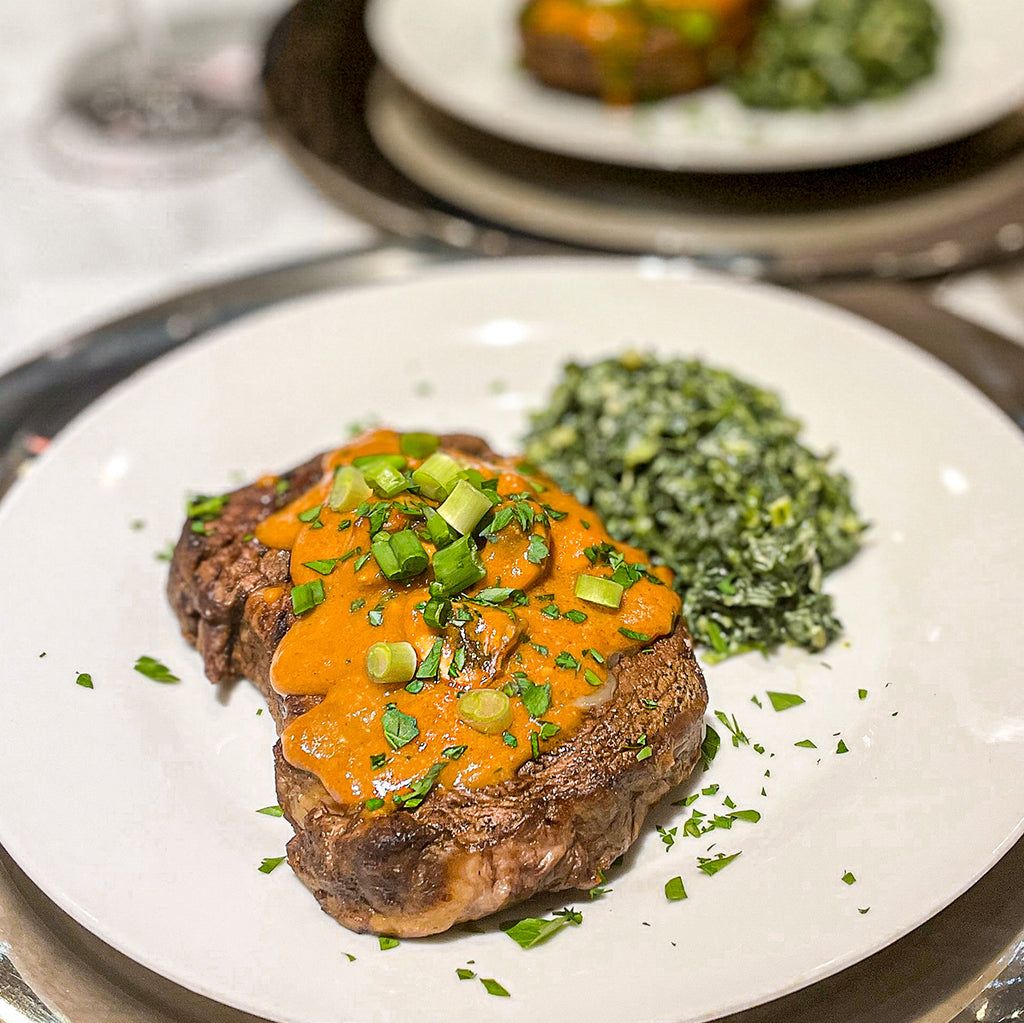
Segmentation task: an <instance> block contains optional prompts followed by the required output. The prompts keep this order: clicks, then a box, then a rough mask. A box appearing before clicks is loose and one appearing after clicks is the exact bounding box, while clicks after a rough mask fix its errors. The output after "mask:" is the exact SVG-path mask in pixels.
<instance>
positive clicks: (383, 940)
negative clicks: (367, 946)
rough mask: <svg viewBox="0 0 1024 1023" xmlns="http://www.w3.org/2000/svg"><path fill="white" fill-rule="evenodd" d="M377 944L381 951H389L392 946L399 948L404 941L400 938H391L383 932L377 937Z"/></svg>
mask: <svg viewBox="0 0 1024 1023" xmlns="http://www.w3.org/2000/svg"><path fill="white" fill-rule="evenodd" d="M377 944H378V945H379V946H380V950H381V952H387V950H388V949H390V948H398V946H399V945H401V944H402V943H401V942H400V941H399V940H398V938H389V937H388V936H387V935H386V934H382V935H381V936H380V937H379V938H378V939H377Z"/></svg>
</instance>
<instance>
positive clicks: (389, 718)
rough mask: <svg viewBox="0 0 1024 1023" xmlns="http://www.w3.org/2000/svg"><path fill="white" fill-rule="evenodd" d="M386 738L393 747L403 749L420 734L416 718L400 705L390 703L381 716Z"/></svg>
mask: <svg viewBox="0 0 1024 1023" xmlns="http://www.w3.org/2000/svg"><path fill="white" fill-rule="evenodd" d="M380 723H381V727H382V728H383V729H384V738H385V739H386V740H387V743H388V745H389V746H390V747H391V748H392V749H401V748H402V747H403V746H404V745H405V744H406V743H409V742H412V740H413V739H415V738H416V736H417V735H419V734H420V730H419V727H418V726H417V724H416V719H415V718H414V717H410V715H408V714H403V713H402V712H401V711H400V710H399V709H398V707H397V706H396V705H395V704H393V703H389V704H388V705H387V707H386V708H385V710H384V713H383V714H382V715H381V718H380Z"/></svg>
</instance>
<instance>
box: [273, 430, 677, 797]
mask: <svg viewBox="0 0 1024 1023" xmlns="http://www.w3.org/2000/svg"><path fill="white" fill-rule="evenodd" d="M399 439H400V438H399V435H398V434H397V433H394V432H392V431H389V430H375V431H372V432H370V433H367V434H364V435H363V436H361V437H360V438H358V439H356V440H355V441H353V442H352V443H351V444H349V445H347V446H346V447H344V448H341V449H339V450H338V451H335V452H333V453H331V454H330V455H329V456H326V457H325V461H324V473H323V477H322V478H321V480H320V482H319V483H318V484H317V485H316V486H314V487H313V488H312V489H311V490H309V491H308V492H306V493H304V494H303V495H301V496H300V497H299V498H297V499H295V500H294V501H292V502H291V504H289V505H288V506H287V507H285V508H283V509H282V510H281V511H279V512H277V513H275V514H274V515H272V516H271V517H270V518H268V519H266V520H265V521H264V522H263V523H261V524H260V525H259V526H258V527H257V530H256V536H257V538H258V539H259V540H260V541H261V542H262V543H264V544H266V545H267V546H269V547H279V548H284V549H288V550H290V552H291V576H292V581H293V583H294V584H295V585H301V584H304V583H308V582H311V581H313V580H320V581H321V582H322V584H323V589H324V600H323V601H322V603H320V604H318V605H317V606H316V607H314V608H313V609H312V610H310V611H307V612H305V613H304V614H302V615H301V616H299V618H298V620H297V621H296V622H295V623H294V624H293V625H292V627H291V628H290V629H289V631H288V632H287V633H286V635H285V637H284V639H283V640H282V641H281V643H280V644H279V646H278V648H277V651H276V652H275V655H274V660H273V664H272V668H271V683H272V685H273V687H274V689H275V690H277V691H278V692H280V693H282V694H302V695H315V696H320V697H322V700H321V701H320V702H319V703H318V704H317V705H316V706H315V707H314V708H313V709H312V710H309V711H307V712H306V713H304V714H302V715H301V716H300V717H298V718H296V719H295V720H294V721H292V722H291V723H290V724H289V725H288V726H287V727H286V728H285V730H284V732H283V733H282V736H281V739H282V746H283V750H284V755H285V757H286V759H287V760H288V761H289V762H290V763H292V764H294V765H295V766H296V767H299V768H301V769H303V770H306V771H310V772H312V773H313V774H315V775H317V776H318V777H319V778H320V779H321V780H322V782H323V783H324V785H325V787H326V788H327V790H328V791H329V792H330V793H331V795H332V796H334V798H335V799H337V800H338V801H339V802H342V803H349V804H351V803H359V802H363V803H365V802H366V801H367V800H374V801H375V802H374V803H373V804H371V809H379V810H380V812H386V811H387V810H390V809H393V808H394V806H395V803H394V799H393V797H394V795H395V794H396V793H398V794H402V793H407V792H408V791H409V786H410V785H411V784H412V783H414V782H416V781H417V780H419V779H421V778H423V777H424V775H426V774H427V772H428V771H429V770H430V769H431V767H432V766H434V765H436V764H443V765H444V767H443V768H441V769H439V773H438V774H437V784H438V785H439V786H442V787H451V786H459V787H463V788H475V787H480V786H483V785H488V784H491V783H493V782H500V781H503V780H505V779H507V778H509V777H511V776H512V775H513V774H514V773H515V771H516V769H517V768H518V767H519V766H521V765H522V764H523V763H524V762H526V761H527V760H529V759H530V758H531V757H533V756H535V755H536V753H537V752H538V751H539V752H544V751H546V750H548V749H551V748H554V747H555V746H557V745H558V743H559V742H561V741H562V740H564V739H565V738H566V737H567V736H569V735H571V734H572V732H573V731H574V730H575V729H577V728H578V727H579V725H580V723H581V722H582V720H583V717H584V715H585V713H586V710H587V705H588V703H592V702H594V701H595V700H601V699H604V698H606V697H608V696H610V695H611V684H612V683H611V682H609V681H608V668H607V665H606V664H602V663H601V662H600V661H599V659H597V658H595V657H594V656H593V655H592V654H589V653H587V651H589V650H595V651H597V653H598V654H599V655H600V657H601V658H604V659H605V660H607V658H608V657H610V656H612V655H614V654H616V653H621V652H624V651H626V650H629V649H632V648H635V647H636V646H638V645H639V644H640V643H641V642H643V641H639V640H637V639H634V638H629V637H627V636H624V635H623V634H622V633H621V632H620V631H619V630H620V628H625V629H627V630H632V631H633V632H634V633H640V634H642V635H644V636H648V637H650V638H651V639H654V638H655V637H657V636H661V635H665V634H667V633H669V632H671V631H672V629H673V628H674V626H675V622H676V619H677V617H678V615H679V612H680V602H679V598H678V596H677V595H676V594H675V592H674V591H673V590H672V588H671V586H669V585H665V584H666V583H668V582H670V580H671V576H670V573H669V572H668V571H667V570H666V569H656V570H653V571H652V573H651V574H652V575H655V577H656V579H657V580H658V581H657V582H655V581H653V580H652V578H651V575H648V574H642V575H641V577H640V579H639V580H638V581H637V582H635V583H634V584H633V585H632V586H629V587H628V588H627V589H626V590H625V591H624V593H623V596H622V602H621V605H620V607H619V608H618V609H615V610H613V609H609V608H604V607H601V606H599V605H597V604H593V603H590V602H588V601H585V600H581V599H579V598H577V597H575V596H574V594H573V590H574V586H575V582H576V578H577V576H578V575H580V574H581V573H584V574H588V575H596V576H605V577H607V576H610V575H611V573H612V568H611V566H610V565H609V564H608V563H607V559H606V558H603V557H601V555H600V554H598V555H597V560H596V562H595V561H592V560H591V558H590V557H588V555H587V553H586V552H587V551H588V549H591V548H594V547H595V546H596V545H601V544H611V543H612V541H611V538H610V537H609V536H608V534H607V532H606V531H605V529H604V528H603V526H602V525H601V523H600V522H599V521H598V519H597V517H596V515H595V514H594V512H593V511H591V510H590V509H588V508H585V507H584V506H582V505H581V504H579V503H578V502H577V501H576V500H574V499H573V498H572V497H571V496H569V495H568V494H565V493H563V492H561V491H560V490H558V489H557V488H556V487H555V486H554V485H553V484H552V483H550V481H547V480H545V479H543V478H541V477H538V476H536V475H526V474H525V473H524V472H521V471H519V470H518V469H517V468H516V465H515V463H514V462H513V461H512V460H502V461H500V462H497V463H494V464H490V463H486V462H483V461H480V460H478V459H470V458H467V457H465V456H463V455H461V454H458V453H455V452H452V454H453V456H454V457H456V458H457V460H458V461H460V462H461V463H462V464H463V465H464V466H466V467H467V468H472V469H476V470H478V471H479V472H480V473H481V474H482V476H483V478H484V479H485V480H486V479H494V478H496V479H497V481H498V482H497V494H498V495H499V496H500V497H501V498H502V500H501V503H499V504H498V505H496V506H495V508H494V511H495V512H497V511H498V510H500V509H501V508H502V507H505V506H506V505H508V504H509V503H510V499H509V495H511V494H524V493H527V494H529V495H531V496H530V497H529V498H527V499H526V501H524V503H526V504H529V506H530V508H531V509H532V511H533V513H534V516H535V520H534V522H533V524H532V525H531V526H530V527H529V528H528V529H527V530H524V529H522V528H521V526H520V524H519V523H518V521H516V520H515V519H513V521H512V522H511V523H510V524H508V525H507V526H505V528H503V529H502V530H500V531H499V532H497V533H495V534H494V539H490V540H486V541H483V540H481V543H482V546H481V549H480V555H481V558H482V560H483V563H484V565H485V567H486V569H487V576H486V578H485V579H483V580H482V581H480V582H479V583H477V584H475V585H473V586H471V587H470V588H469V589H468V591H467V592H466V594H464V595H457V596H454V597H452V604H453V608H454V611H455V613H454V615H453V619H452V620H451V621H449V623H448V624H447V626H446V627H445V628H444V629H440V630H439V629H435V628H432V627H431V626H430V625H428V624H427V622H426V621H425V620H424V618H423V605H424V604H425V602H426V601H427V600H428V599H429V593H428V587H429V584H430V582H431V581H432V574H431V572H430V569H429V568H428V570H427V571H426V572H425V573H423V574H421V575H419V576H417V577H415V578H413V579H411V580H408V581H405V582H394V581H389V580H388V579H386V578H385V577H384V576H383V575H382V574H381V573H380V571H379V570H378V567H377V563H376V561H375V560H374V558H373V557H369V558H365V557H364V555H366V554H367V553H368V552H369V551H370V528H371V525H370V520H369V511H370V510H371V509H372V508H373V506H375V505H378V504H379V503H380V502H381V500H383V499H381V498H378V497H377V496H372V497H370V498H368V499H367V502H366V504H367V505H368V506H369V507H368V508H366V507H364V509H363V510H364V512H365V514H359V511H360V509H356V510H354V511H349V512H335V511H332V510H331V509H330V508H329V506H328V504H327V499H328V496H329V493H330V489H331V483H332V480H333V474H334V469H335V467H336V466H340V465H346V464H349V463H350V462H351V461H352V459H354V458H356V457H358V456H361V455H366V454H376V453H398V451H399ZM419 464H420V461H419V460H417V459H409V463H408V467H409V468H415V467H416V466H418V465H419ZM394 501H395V502H397V503H398V504H400V505H407V506H409V507H412V506H415V505H420V504H423V503H428V504H431V505H435V503H434V502H427V501H426V499H425V498H422V497H420V496H419V495H418V494H416V493H415V492H414V491H413V492H410V491H406V492H404V493H402V494H399V495H398V496H397V497H396V498H394ZM317 505H320V506H321V508H320V512H319V514H318V515H317V516H316V518H315V519H314V520H313V521H303V520H302V519H301V518H300V515H302V513H304V512H305V513H308V512H309V510H310V509H313V508H315V507H316V506H317ZM435 506H436V505H435ZM303 517H304V518H306V519H308V518H309V515H308V514H306V515H305V516H303ZM318 523H319V524H318ZM422 523H423V520H422V519H421V518H417V517H415V516H409V515H407V514H406V513H405V512H403V511H402V510H401V509H399V508H396V507H394V506H392V508H391V509H390V511H389V513H388V517H387V519H386V521H385V523H384V526H383V528H384V529H386V530H388V531H394V530H396V529H402V528H413V529H416V528H417V527H418V526H420V525H422ZM531 534H536V535H538V536H540V537H541V538H542V539H543V541H544V543H545V545H546V546H547V548H548V551H549V554H548V556H547V557H544V558H543V559H541V560H540V563H539V564H535V563H534V562H533V561H531V560H529V559H528V558H527V553H528V550H529V537H530V535H531ZM423 542H424V547H425V548H426V549H427V551H428V552H430V553H432V552H433V547H432V545H431V544H430V543H429V541H427V540H426V539H424V541H423ZM613 546H614V549H615V551H616V552H620V553H621V554H622V555H624V556H625V560H626V562H627V563H628V564H636V565H641V566H645V567H646V566H647V561H646V558H645V557H644V555H643V554H642V553H641V552H640V551H638V550H636V549H634V548H631V547H629V546H626V545H623V544H614V545H613ZM606 550H607V549H606ZM591 554H592V555H593V554H594V551H593V550H591ZM535 557H536V553H535ZM329 559H340V560H338V561H336V562H335V564H334V567H333V569H331V570H330V572H329V573H328V574H326V575H323V574H321V573H320V572H318V571H317V570H315V569H313V568H310V567H307V566H308V563H310V562H323V561H326V560H329ZM319 567H320V568H323V567H324V566H323V565H320V566H319ZM494 586H504V587H512V588H515V589H517V590H522V591H523V593H524V594H525V600H524V599H523V598H520V601H519V602H520V605H521V606H515V601H507V602H504V603H502V604H501V606H500V607H489V606H485V605H480V604H474V603H473V597H474V595H475V594H479V593H480V592H481V591H482V590H484V589H486V588H488V587H494ZM555 609H557V610H555ZM566 612H571V613H572V614H571V615H570V617H566ZM555 614H557V617H552V616H553V615H555ZM580 615H584V616H585V618H584V619H582V620H579V621H576V620H573V619H574V618H579V616H580ZM459 617H462V618H465V619H466V620H464V621H458V620H456V619H457V618H459ZM439 639H440V640H441V641H442V647H441V659H440V670H439V673H438V675H437V677H436V678H434V679H429V680H425V681H424V682H423V686H422V688H421V689H420V690H419V691H418V692H410V691H409V690H408V689H406V687H405V686H404V685H402V684H393V685H384V684H381V683H380V682H376V681H374V680H373V679H372V678H371V677H370V676H369V674H368V672H367V668H366V652H367V650H368V648H369V647H370V646H371V645H372V644H373V643H376V642H381V641H383V642H389V643H394V642H408V643H411V644H412V646H413V647H414V648H415V649H416V653H417V656H418V662H419V663H420V664H422V663H423V661H424V659H425V658H426V657H427V655H428V654H429V653H430V651H431V649H432V647H433V646H434V644H435V641H437V640H439ZM460 651H462V652H461V653H460ZM563 654H564V655H565V656H560V655H563ZM556 659H559V661H560V663H558V664H556ZM588 672H589V673H590V674H589V675H588V674H587V673H588ZM520 673H522V674H524V675H525V676H526V677H527V678H528V679H529V680H530V681H531V682H533V683H534V684H536V685H541V686H543V685H547V684H550V687H551V696H550V706H549V707H548V709H547V710H546V711H545V712H544V713H542V714H540V715H538V719H536V720H535V719H533V718H531V717H530V714H529V712H528V711H527V707H526V705H525V703H524V701H523V700H522V699H520V698H519V696H516V695H513V698H512V708H513V719H512V723H511V724H510V725H509V726H508V729H507V731H506V732H505V733H504V734H503V735H501V734H499V735H486V734H482V733H481V732H478V731H477V730H475V729H474V728H472V727H471V726H470V725H469V724H467V723H465V722H464V721H462V720H461V719H460V717H459V715H458V709H457V701H458V697H459V694H460V693H464V692H467V691H468V690H471V689H476V688H482V687H493V688H497V689H501V688H503V687H509V686H511V687H512V691H513V693H514V692H515V686H516V680H517V678H519V677H521V675H520ZM595 682H597V685H595V684H594V683H595ZM411 688H414V689H415V688H417V687H416V686H415V685H413V686H412V687H411ZM506 691H509V690H508V689H506ZM389 706H393V707H395V708H397V710H398V711H400V712H401V713H402V714H405V715H408V716H409V717H411V718H414V719H415V724H416V728H417V729H418V735H416V736H415V738H414V739H412V741H409V742H407V743H405V744H404V745H402V746H401V747H400V748H398V749H393V748H392V747H391V745H389V743H388V741H387V740H386V736H385V732H384V728H383V723H382V716H383V715H384V714H385V712H386V711H387V709H388V707H389ZM544 723H547V727H546V728H544V732H545V737H544V738H541V736H540V733H541V729H542V728H543V726H544ZM554 729H557V731H555V730H554ZM531 735H533V736H535V737H534V738H533V739H532V740H531ZM462 746H464V747H466V748H465V750H464V752H462V753H461V755H459V756H458V757H457V759H453V753H456V752H458V750H457V748H458V747H462ZM453 748H456V749H455V750H453ZM382 755H383V756H382ZM380 800H382V801H383V805H382V806H377V803H376V801H380Z"/></svg>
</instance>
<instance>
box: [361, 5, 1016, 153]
mask: <svg viewBox="0 0 1024 1023" xmlns="http://www.w3.org/2000/svg"><path fill="white" fill-rule="evenodd" d="M933 3H934V4H935V6H936V8H937V9H938V10H939V12H940V13H941V16H942V18H943V21H944V24H945V38H944V40H943V43H942V49H941V53H940V65H939V69H938V71H937V73H936V74H935V75H934V76H932V77H931V78H929V79H927V80H925V81H923V82H922V83H920V84H919V85H918V86H917V87H915V88H914V89H912V90H910V91H909V92H907V93H905V94H904V95H902V96H900V97H898V98H897V99H895V100H893V101H891V102H881V103H864V104H860V105H859V106H856V107H854V108H851V109H849V110H845V111H844V110H839V109H835V108H833V109H830V110H826V111H823V112H818V113H814V112H811V113H808V112H799V111H798V112H775V111H755V110H751V109H749V108H746V107H744V106H743V105H742V104H741V103H739V102H738V101H737V100H735V99H734V98H733V97H732V96H731V95H730V94H729V93H727V92H726V91H725V90H724V89H706V90H703V91H701V92H699V93H692V94H690V95H688V96H680V97H675V98H672V99H668V100H664V101H661V102H658V103H651V104H645V105H641V106H638V107H635V108H622V109H618V108H610V107H607V106H602V104H600V103H598V102H597V101H595V100H592V99H589V98H586V97H579V96H573V95H570V94H568V93H564V92H559V91H557V90H554V89H549V88H546V87H545V86H542V85H540V84H538V83H537V82H535V81H534V80H533V79H532V78H531V77H530V75H529V74H528V73H527V72H526V71H524V70H523V69H522V68H521V67H520V66H519V63H518V60H519V44H518V37H517V32H516V22H515V19H516V14H517V12H518V10H519V8H520V7H521V5H522V0H372V2H371V4H370V6H369V8H368V10H367V25H368V28H369V32H370V38H371V41H372V43H373V46H374V48H375V50H376V51H377V53H378V54H379V56H380V57H381V59H382V60H383V61H384V62H385V63H386V64H387V65H388V66H389V67H390V68H391V70H392V71H393V72H394V73H395V74H396V75H397V76H398V77H399V78H401V79H402V80H403V81H404V82H405V83H406V84H407V85H409V86H411V87H412V88H413V89H414V90H416V92H418V93H419V94H420V95H421V96H423V97H424V98H425V99H427V100H429V101H430V102H431V103H433V104H435V105H436V106H438V107H440V108H441V109H442V110H444V111H446V112H447V113H449V114H451V115H452V116H453V117H456V118H458V119H460V120H463V121H466V122H468V123H469V124H472V125H474V126H475V127H477V128H481V129H483V130H484V131H487V132H491V133H493V134H495V135H500V136H503V137H505V138H508V139H511V140H513V141H515V142H521V143H524V144H525V145H528V146H533V147H534V148H537V149H545V150H549V151H551V152H555V153H562V154H567V155H569V156H578V157H583V158H584V159H591V160H599V161H602V162H605V163H616V164H626V165H630V166H637V167H659V168H665V169H672V170H719V171H760V170H791V169H797V168H813V167H827V166H836V165H840V164H849V163H858V162H860V161H864V160H872V159H878V158H882V157H888V156H895V155H898V154H902V153H908V152H914V151H916V150H919V149H924V148H927V147H929V146H933V145H937V144H939V143H941V142H947V141H949V140H951V139H955V138H960V137H962V136H964V135H967V134H969V133H970V132H973V131H976V130H978V129H980V128H982V127H984V126H985V125H987V124H989V123H991V122H993V121H995V120H998V118H1000V117H1002V116H1004V115H1005V114H1008V113H1010V112H1011V111H1012V110H1013V109H1014V108H1015V107H1016V106H1018V105H1019V104H1020V103H1021V102H1022V101H1024V60H1021V56H1020V42H1021V39H1024V4H1022V3H1020V0H984V2H983V3H979V2H978V0H933Z"/></svg>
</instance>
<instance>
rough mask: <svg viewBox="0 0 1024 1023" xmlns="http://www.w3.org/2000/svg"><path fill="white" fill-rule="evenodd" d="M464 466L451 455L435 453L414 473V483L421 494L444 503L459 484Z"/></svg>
mask: <svg viewBox="0 0 1024 1023" xmlns="http://www.w3.org/2000/svg"><path fill="white" fill-rule="evenodd" d="M461 472H462V466H461V465H459V463H458V462H456V461H455V459H454V458H452V457H451V455H446V454H445V453H444V452H443V451H435V452H434V453H433V454H432V455H431V456H430V457H429V458H428V459H427V460H426V461H425V462H424V463H423V464H422V465H421V466H420V467H419V468H418V469H414V470H413V473H412V481H413V483H415V484H416V486H417V487H419V488H420V493H421V494H422V495H423V496H424V497H427V498H429V499H430V500H431V501H443V500H444V499H445V498H446V497H447V496H448V495H449V494H450V493H451V492H452V491H453V490H454V489H455V484H456V483H458V482H459V478H460V476H459V474H460V473H461Z"/></svg>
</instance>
